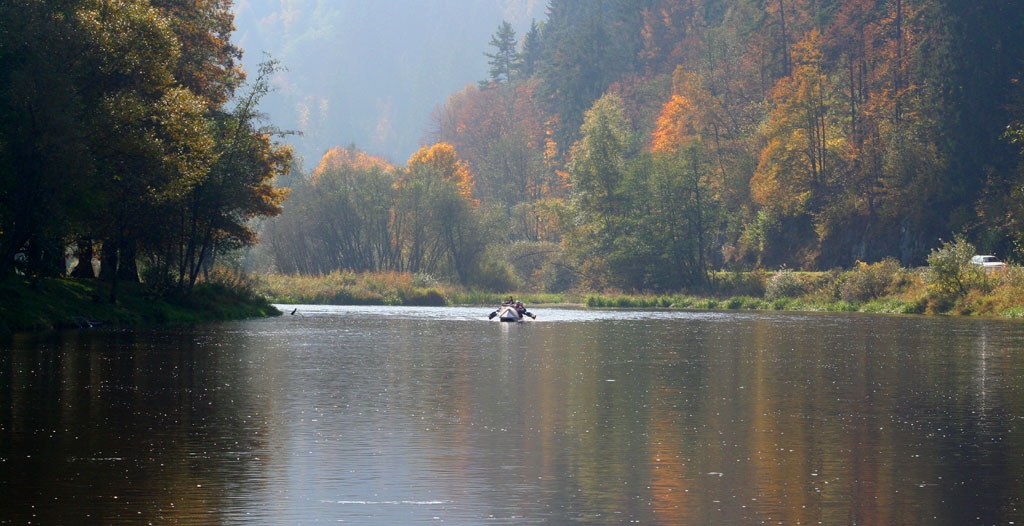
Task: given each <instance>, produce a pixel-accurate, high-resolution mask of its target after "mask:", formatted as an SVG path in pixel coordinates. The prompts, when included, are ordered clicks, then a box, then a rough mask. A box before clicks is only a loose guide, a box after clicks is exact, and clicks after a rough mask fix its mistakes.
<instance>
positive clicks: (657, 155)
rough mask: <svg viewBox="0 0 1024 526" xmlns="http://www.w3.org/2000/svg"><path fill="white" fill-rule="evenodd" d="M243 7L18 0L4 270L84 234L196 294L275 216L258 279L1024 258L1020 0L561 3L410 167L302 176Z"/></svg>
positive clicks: (633, 277)
mask: <svg viewBox="0 0 1024 526" xmlns="http://www.w3.org/2000/svg"><path fill="white" fill-rule="evenodd" d="M231 7H232V6H231V2H230V1H228V0H199V1H196V0H188V1H186V0H123V1H116V2H115V1H111V0H65V1H61V2H45V1H42V0H18V1H15V2H7V3H4V4H2V5H0V26H2V27H0V122H2V127H0V199H2V200H3V203H2V208H0V249H2V256H3V263H2V264H0V270H2V271H3V272H5V273H11V272H13V271H14V270H15V267H18V266H20V267H21V269H22V271H23V272H31V273H41V272H59V271H60V270H62V268H63V266H62V262H61V259H62V256H63V255H64V252H65V247H67V246H69V245H76V246H77V247H78V251H79V253H80V258H81V259H84V260H86V261H87V260H88V258H89V257H90V256H89V255H90V254H91V251H92V250H95V249H99V250H100V251H101V255H102V258H103V259H104V260H105V262H106V263H109V264H105V265H104V268H105V269H107V272H112V271H114V270H118V271H120V272H121V273H124V274H125V277H128V278H134V277H135V276H138V274H139V272H143V273H146V274H147V281H150V282H153V283H166V285H167V286H168V287H170V288H179V289H181V288H184V289H187V288H189V287H190V286H191V284H193V283H195V281H196V279H197V278H198V276H199V274H200V272H201V270H202V268H204V266H205V265H207V264H208V263H209V262H210V259H211V258H212V257H213V255H214V254H217V253H223V252H225V251H229V250H232V249H236V248H241V247H246V246H251V245H253V244H254V243H255V242H256V231H257V229H259V230H260V234H261V237H262V241H263V242H262V243H261V244H260V245H259V247H258V249H257V251H256V252H255V253H254V254H253V256H254V261H257V265H258V268H262V269H267V270H272V271H279V272H287V273H302V274H323V273H329V272H332V271H334V270H339V269H351V270H367V271H381V270H384V271H390V270H397V271H406V272H412V273H419V274H421V275H424V276H430V277H436V278H442V279H448V280H452V281H457V282H460V283H464V284H467V285H473V286H482V287H489V288H494V289H512V288H535V289H546V290H552V291H560V290H566V289H569V288H572V287H589V288H616V289H622V290H641V291H669V290H682V289H695V288H700V287H702V286H705V285H706V284H707V282H708V280H709V276H710V272H711V271H713V270H718V269H730V270H743V269H755V268H779V267H783V266H785V267H788V268H799V269H831V268H836V267H850V266H853V265H855V264H856V262H858V261H862V262H874V261H880V260H882V259H884V258H896V259H897V260H899V262H901V263H902V264H904V265H908V266H916V265H921V264H923V263H924V262H925V259H926V256H927V255H928V253H929V251H930V250H931V249H932V248H934V247H936V246H939V245H940V244H941V243H942V240H944V239H947V240H948V239H950V238H952V237H953V236H954V235H957V234H963V235H966V236H967V238H968V239H970V241H971V242H972V243H974V244H975V245H976V246H977V247H979V249H980V250H983V251H985V252H992V253H995V254H997V255H999V256H1001V257H1004V258H1006V259H1011V260H1017V261H1021V260H1024V245H1022V241H1024V237H1022V235H1021V234H1022V230H1021V224H1020V222H1021V220H1022V216H1024V207H1022V206H1021V204H1022V198H1024V195H1022V192H1024V170H1022V168H1024V166H1022V164H1021V160H1022V155H1021V153H1022V152H1021V148H1022V147H1021V142H1022V140H1021V137H1024V127H1022V125H1021V122H1024V116H1022V112H1024V108H1022V106H1021V103H1020V102H1021V95H1022V91H1021V90H1022V86H1021V82H1020V80H1021V73H1022V70H1024V39H1021V38H1020V35H1022V34H1024V4H1022V3H1020V2H1019V1H1016V0H993V1H990V2H982V3H974V4H965V3H963V2H953V1H950V0H842V1H840V0H732V1H715V0H634V1H622V0H549V2H548V4H547V9H546V13H545V14H546V17H545V19H544V20H537V21H534V22H533V23H532V24H531V25H530V26H529V28H528V30H526V31H525V32H524V33H523V34H518V33H517V32H516V30H515V26H513V25H511V24H508V23H504V22H502V23H498V24H496V26H495V27H494V28H493V29H492V33H491V36H490V38H487V39H481V41H480V48H479V50H478V53H479V56H480V57H481V58H482V59H483V60H484V61H485V63H486V65H487V67H486V68H483V70H482V71H481V76H482V77H483V78H481V79H479V82H476V83H469V84H467V85H466V86H465V88H464V89H461V90H459V91H457V92H455V93H452V94H451V95H450V96H449V98H448V100H447V102H445V103H444V104H442V105H440V106H438V107H437V108H436V109H435V110H434V112H433V114H432V115H431V119H430V124H429V126H428V129H427V130H425V132H424V133H425V135H424V140H423V145H422V147H421V148H420V149H419V150H418V151H416V152H415V153H413V154H412V155H411V156H410V157H409V159H408V161H407V162H406V163H405V164H404V165H397V164H395V163H393V162H389V161H388V160H384V159H380V158H377V157H374V156H372V155H369V154H367V153H365V152H363V151H360V149H359V148H358V147H357V146H355V145H350V146H346V147H338V148H334V149H331V150H330V151H328V152H327V154H326V155H324V156H323V158H322V159H320V160H319V162H317V163H315V164H316V166H315V169H314V170H313V171H312V172H310V173H302V172H301V170H296V171H295V172H296V173H292V174H290V175H289V174H288V169H289V167H290V166H291V162H292V160H291V157H290V153H289V150H288V148H286V147H284V146H281V145H280V144H278V143H276V142H275V139H274V137H275V130H274V129H272V128H267V127H264V126H261V125H260V119H259V114H258V112H257V104H258V102H259V101H260V99H261V97H262V96H263V95H265V94H266V93H267V92H268V89H269V83H268V80H269V79H270V78H271V76H272V75H274V73H275V71H277V70H276V64H275V63H274V62H273V61H271V62H268V63H266V64H265V65H264V67H261V68H260V70H259V72H258V73H257V74H256V75H254V78H253V80H252V81H250V82H249V83H248V84H245V83H244V82H243V81H244V74H243V73H242V71H241V70H240V68H239V67H238V59H239V56H240V50H239V49H238V48H237V47H236V46H235V45H233V44H232V43H231V40H230V34H231V31H232V29H233V28H232V11H231ZM367 45H370V44H367ZM286 65H287V64H286ZM355 81H356V80H355V79H353V82H355ZM275 176H281V177H282V178H281V179H278V181H277V183H276V184H277V185H278V186H283V187H287V190H286V189H284V188H276V187H275V186H274V185H275V183H274V177H275ZM288 191H290V198H289V199H288V200H287V202H285V194H286V193H288ZM279 213H280V216H279V217H274V216H276V215H278V214H279ZM265 217H269V218H271V219H269V220H267V221H263V222H262V223H260V224H259V225H258V226H257V224H256V223H255V222H254V219H257V218H265ZM80 267H81V266H80ZM114 274H117V272H115V273H114ZM115 283H116V281H115Z"/></svg>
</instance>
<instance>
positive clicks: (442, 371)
mask: <svg viewBox="0 0 1024 526" xmlns="http://www.w3.org/2000/svg"><path fill="white" fill-rule="evenodd" d="M291 310H292V309H291V308H289V309H287V310H286V311H285V312H290V311H291ZM535 312H536V313H537V314H538V320H536V321H532V320H531V321H527V322H525V323H520V324H502V323H498V322H489V321H487V319H486V317H487V314H488V312H487V311H486V310H485V309H470V308H428V309H423V308H394V307H388V308H372V307H371V308H338V307H316V306H298V311H297V314H296V315H294V316H283V317H281V318H277V319H272V320H258V321H251V322H244V323H230V324H218V325H210V326H204V327H199V328H195V329H181V330H155V331H111V332H71V333H61V334H56V335H51V336H47V337H20V338H19V339H17V340H15V341H14V342H13V344H12V345H11V346H10V348H8V349H6V350H4V351H3V353H2V354H0V402H2V407H0V410H2V411H3V412H2V413H0V424H2V434H0V495H2V496H0V522H5V523H6V522H10V523H25V522H35V523H68V522H76V523H95V524H113V523H120V522H137V521H140V520H142V521H151V522H171V523H203V524H208V523H241V522H247V523H248V522H262V523H310V522H328V521H348V522H356V523H382V524H383V523H404V522H415V521H423V520H435V519H438V520H444V521H446V522H454V523H474V524H475V523H480V522H497V523H510V524H520V523H529V522H539V523H552V522H553V523H561V522H568V521H579V522H584V523H618V522H630V521H639V522H642V523H660V524H680V523H707V524H744V523H777V524H797V523H812V522H821V523H826V524H837V523H838V524H853V523H856V524H901V523H915V524H916V523H920V522H927V523H936V524H964V523H986V524H988V523H1009V522H1014V521H1016V522H1018V523H1019V522H1020V521H1021V520H1024V517H1022V515H1024V512H1022V511H1021V508H1020V506H1021V503H1020V499H1021V495H1024V493H1022V491H1021V489H1022V477H1024V465H1022V463H1024V443H1022V441H1021V438H1020V435H1021V431H1022V429H1021V417H1022V416H1024V405H1022V403H1021V402H1022V401H1024V400H1022V393H1021V386H1022V385H1024V383H1022V379H1024V378H1022V377H1024V368H1022V367H1021V365H1022V364H1021V357H1020V355H1019V353H1018V352H1017V350H1018V349H1020V348H1021V342H1022V341H1024V326H1021V325H1020V324H1017V323H1006V322H1000V321H993V320H987V321H984V320H955V319H938V318H913V317H909V318H908V317H903V318H894V317H879V316H859V315H854V316H848V315H842V316H834V315H797V314H772V313H767V314H766V313H681V312H647V311H596V312H595V311H589V310H574V309H535Z"/></svg>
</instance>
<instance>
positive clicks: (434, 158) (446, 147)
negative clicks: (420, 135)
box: [409, 142, 477, 206]
mask: <svg viewBox="0 0 1024 526" xmlns="http://www.w3.org/2000/svg"><path fill="white" fill-rule="evenodd" d="M417 166H422V167H425V168H429V169H432V170H433V171H435V172H436V173H438V174H440V175H441V180H442V181H445V182H453V183H455V186H456V187H457V188H458V189H459V195H461V196H463V197H465V198H466V199H467V200H469V201H470V202H472V203H473V204H474V206H475V205H476V204H477V202H476V201H475V200H474V199H473V187H474V184H475V183H474V180H473V173H472V172H471V171H470V170H469V165H468V164H467V163H466V162H465V161H462V160H460V159H459V156H458V155H457V154H456V153H455V147H454V146H452V145H451V144H448V143H446V142H439V143H436V144H434V145H432V146H424V147H422V148H420V149H419V150H417V151H416V153H414V154H412V157H410V158H409V170H410V171H413V172H415V171H416V170H415V168H416V167H417Z"/></svg>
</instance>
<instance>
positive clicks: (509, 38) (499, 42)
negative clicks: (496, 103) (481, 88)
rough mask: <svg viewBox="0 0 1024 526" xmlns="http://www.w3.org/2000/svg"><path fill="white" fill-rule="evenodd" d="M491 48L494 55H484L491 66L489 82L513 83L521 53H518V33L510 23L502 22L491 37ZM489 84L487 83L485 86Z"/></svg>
mask: <svg viewBox="0 0 1024 526" xmlns="http://www.w3.org/2000/svg"><path fill="white" fill-rule="evenodd" d="M490 45H491V47H493V48H494V53H484V56H486V57H487V58H488V59H489V60H488V61H487V63H488V64H490V66H491V69H490V79H489V82H492V83H495V84H501V83H502V82H504V83H511V82H512V73H513V72H514V71H515V70H516V67H517V66H516V65H517V64H518V62H519V53H518V52H517V51H516V31H515V29H513V28H512V24H510V23H508V21H504V20H503V21H502V22H501V25H499V26H498V31H497V32H495V33H494V35H492V36H491V43H490ZM486 84H487V83H486V82H485V83H484V85H486Z"/></svg>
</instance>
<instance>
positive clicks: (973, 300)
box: [258, 260, 1024, 318]
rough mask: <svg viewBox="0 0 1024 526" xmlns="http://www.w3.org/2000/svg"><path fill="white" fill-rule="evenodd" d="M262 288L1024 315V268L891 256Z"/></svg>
mask: <svg viewBox="0 0 1024 526" xmlns="http://www.w3.org/2000/svg"><path fill="white" fill-rule="evenodd" d="M259 281H260V285H259V286H258V288H259V290H260V291H261V293H263V294H264V295H266V296H267V297H269V298H270V299H271V301H272V302H274V303H306V304H335V305H493V304H494V303H496V302H497V301H499V300H500V299H501V298H504V297H507V296H509V295H513V296H516V297H517V298H520V299H522V300H523V301H525V302H527V303H528V304H530V305H538V304H581V305H584V306H587V307H593V308H658V309H699V310H789V311H828V312H872V313H889V314H951V315H980V316H997V317H1006V318H1020V317H1024V269H1022V268H1020V267H1008V268H1007V269H1006V270H1004V271H1002V272H998V273H991V274H989V273H985V272H982V271H981V270H980V269H975V268H971V267H964V268H962V269H960V271H958V273H956V274H955V275H953V276H952V277H950V276H942V275H938V274H936V272H935V271H934V270H933V269H928V268H922V269H904V268H901V267H899V266H898V265H897V264H896V263H895V262H893V261H891V260H887V261H883V262H879V263H874V264H860V265H858V266H857V267H856V268H854V269H851V270H848V271H831V272H794V271H789V270H782V271H777V272H767V271H755V272H718V273H715V274H713V275H711V276H710V277H709V280H708V282H707V283H705V284H703V285H702V286H701V287H700V288H699V289H698V290H697V291H696V292H692V293H690V292H683V293H678V294H650V293H643V292H619V291H601V292H593V291H572V292H566V293H559V294H549V293H539V292H516V291H478V290H467V289H464V288H462V287H458V286H453V285H448V284H444V283H440V282H438V281H436V280H433V279H431V278H429V277H427V276H421V275H413V274H403V273H394V272H388V273H354V272H334V273H332V274H329V275H327V276H320V277H308V276H282V275H273V276H264V277H261V278H260V280H259Z"/></svg>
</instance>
